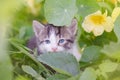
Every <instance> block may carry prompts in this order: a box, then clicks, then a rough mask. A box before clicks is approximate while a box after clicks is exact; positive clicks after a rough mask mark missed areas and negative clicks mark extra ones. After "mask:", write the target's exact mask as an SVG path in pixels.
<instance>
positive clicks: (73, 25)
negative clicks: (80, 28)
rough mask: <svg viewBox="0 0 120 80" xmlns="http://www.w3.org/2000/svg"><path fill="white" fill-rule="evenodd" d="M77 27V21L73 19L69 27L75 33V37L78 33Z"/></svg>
mask: <svg viewBox="0 0 120 80" xmlns="http://www.w3.org/2000/svg"><path fill="white" fill-rule="evenodd" d="M77 25H78V22H77V20H76V19H73V20H72V22H71V25H70V26H69V30H70V31H71V32H72V33H73V35H75V34H76V32H77Z"/></svg>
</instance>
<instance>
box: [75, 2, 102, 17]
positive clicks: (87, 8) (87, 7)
mask: <svg viewBox="0 0 120 80" xmlns="http://www.w3.org/2000/svg"><path fill="white" fill-rule="evenodd" d="M77 6H78V13H77V14H78V15H80V16H82V17H85V16H87V15H89V14H91V13H93V12H96V11H97V10H99V9H100V7H99V5H98V3H97V1H96V0H77Z"/></svg>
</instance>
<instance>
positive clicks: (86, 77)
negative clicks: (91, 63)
mask: <svg viewBox="0 0 120 80" xmlns="http://www.w3.org/2000/svg"><path fill="white" fill-rule="evenodd" d="M96 78H97V75H96V73H95V70H94V69H93V68H86V69H85V71H84V72H83V73H82V75H81V77H80V79H79V80H96Z"/></svg>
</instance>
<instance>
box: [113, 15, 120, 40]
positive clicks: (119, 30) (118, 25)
mask: <svg viewBox="0 0 120 80" xmlns="http://www.w3.org/2000/svg"><path fill="white" fill-rule="evenodd" d="M114 25H115V27H114V32H115V34H116V36H117V38H118V41H119V42H120V16H119V17H118V18H117V19H116V21H115V23H114Z"/></svg>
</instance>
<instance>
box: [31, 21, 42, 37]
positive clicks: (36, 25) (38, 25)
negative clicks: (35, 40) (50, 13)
mask: <svg viewBox="0 0 120 80" xmlns="http://www.w3.org/2000/svg"><path fill="white" fill-rule="evenodd" d="M43 28H44V25H42V24H41V23H40V22H38V21H36V20H33V30H34V33H35V36H36V37H38V35H39V33H40V31H41V30H42V29H43Z"/></svg>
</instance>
